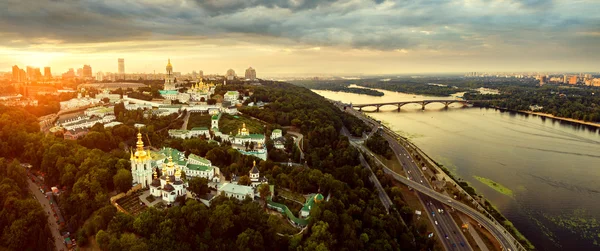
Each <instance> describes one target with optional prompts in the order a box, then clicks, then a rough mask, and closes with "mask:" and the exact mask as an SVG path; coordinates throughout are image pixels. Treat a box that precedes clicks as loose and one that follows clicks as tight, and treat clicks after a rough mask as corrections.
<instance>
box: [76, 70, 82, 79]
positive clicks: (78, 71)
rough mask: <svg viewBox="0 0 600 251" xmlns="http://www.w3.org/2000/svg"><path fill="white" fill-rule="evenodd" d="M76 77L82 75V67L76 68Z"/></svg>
mask: <svg viewBox="0 0 600 251" xmlns="http://www.w3.org/2000/svg"><path fill="white" fill-rule="evenodd" d="M77 77H80V78H81V77H83V68H77Z"/></svg>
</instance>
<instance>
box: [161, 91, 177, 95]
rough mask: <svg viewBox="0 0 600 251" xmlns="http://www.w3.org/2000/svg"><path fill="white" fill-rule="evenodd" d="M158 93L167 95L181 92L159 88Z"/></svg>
mask: <svg viewBox="0 0 600 251" xmlns="http://www.w3.org/2000/svg"><path fill="white" fill-rule="evenodd" d="M158 93H160V94H161V95H165V94H177V93H179V92H178V91H172V90H171V91H165V90H159V91H158Z"/></svg>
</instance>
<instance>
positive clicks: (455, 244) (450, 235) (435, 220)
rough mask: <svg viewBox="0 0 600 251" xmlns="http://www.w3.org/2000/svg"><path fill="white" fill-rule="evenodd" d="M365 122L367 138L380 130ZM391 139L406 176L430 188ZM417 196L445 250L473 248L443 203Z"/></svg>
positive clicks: (413, 164)
mask: <svg viewBox="0 0 600 251" xmlns="http://www.w3.org/2000/svg"><path fill="white" fill-rule="evenodd" d="M349 112H351V113H353V114H354V116H356V117H358V118H360V119H362V120H363V121H365V119H364V118H362V116H361V114H357V113H358V112H357V111H355V110H353V109H351V110H349ZM365 123H366V124H367V125H371V133H369V134H368V135H367V138H368V137H371V136H372V135H373V134H374V133H376V132H377V131H381V130H379V125H377V124H376V123H372V122H371V121H365ZM344 129H345V128H343V129H342V133H344V134H348V130H344ZM381 132H382V135H383V136H384V138H386V139H388V141H390V139H389V136H388V135H387V134H386V133H383V131H381ZM346 136H348V135H346ZM349 138H351V139H352V137H349ZM392 141H393V142H390V147H391V148H392V150H393V151H394V154H395V155H396V157H397V158H398V161H400V162H401V163H402V166H403V168H404V170H405V171H406V173H407V175H408V177H409V178H410V179H412V180H415V181H419V182H421V184H423V185H425V186H428V187H430V188H431V185H430V184H429V182H428V180H427V179H426V178H425V176H424V175H423V174H422V172H421V169H420V168H419V167H418V166H417V165H416V164H415V162H414V161H413V160H412V158H411V156H410V155H409V154H407V152H406V149H404V148H403V147H402V146H400V144H398V141H397V140H392ZM394 143H395V144H394ZM353 145H355V146H356V147H359V148H360V149H362V150H363V151H365V152H370V151H369V150H368V149H367V148H366V147H364V146H363V145H360V144H357V143H356V142H354V143H353ZM371 154H372V153H371ZM373 159H376V158H373ZM377 161H379V160H377ZM383 166H385V165H383ZM417 197H418V198H419V200H420V201H421V204H422V205H423V208H424V209H425V211H426V212H423V213H425V214H427V217H428V218H429V220H430V221H431V223H432V225H433V227H434V229H435V231H436V233H435V234H436V235H437V236H438V237H439V238H440V240H441V242H442V244H443V245H444V248H445V249H446V250H473V249H472V248H471V247H470V246H469V242H468V241H467V239H466V238H465V236H464V235H463V234H462V232H461V230H460V227H459V226H458V225H457V224H456V222H455V221H454V219H453V218H452V216H451V215H450V214H448V213H446V212H445V211H446V209H445V208H444V206H443V204H441V203H439V202H437V201H435V200H433V199H431V198H429V197H428V196H426V195H423V194H421V193H417ZM438 209H443V210H444V213H440V212H438Z"/></svg>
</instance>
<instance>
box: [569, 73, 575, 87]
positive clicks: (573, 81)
mask: <svg viewBox="0 0 600 251" xmlns="http://www.w3.org/2000/svg"><path fill="white" fill-rule="evenodd" d="M569 84H570V85H574V84H577V76H576V75H574V76H571V77H569Z"/></svg>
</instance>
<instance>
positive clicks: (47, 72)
mask: <svg viewBox="0 0 600 251" xmlns="http://www.w3.org/2000/svg"><path fill="white" fill-rule="evenodd" d="M44 78H45V79H52V72H50V66H46V67H44Z"/></svg>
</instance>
